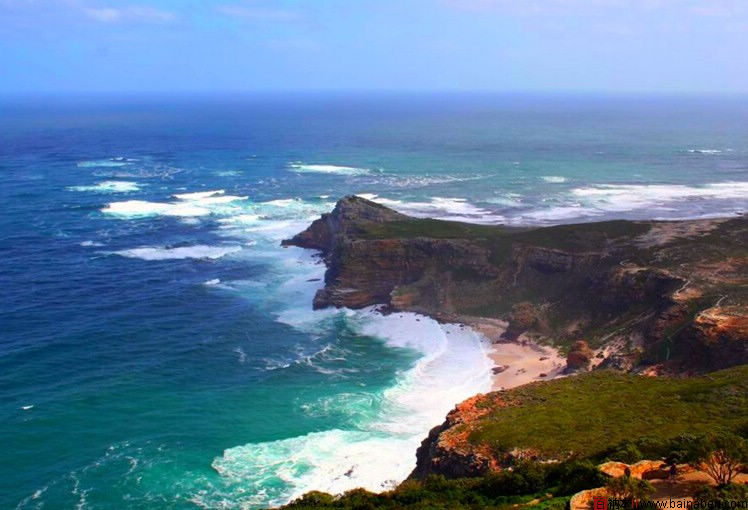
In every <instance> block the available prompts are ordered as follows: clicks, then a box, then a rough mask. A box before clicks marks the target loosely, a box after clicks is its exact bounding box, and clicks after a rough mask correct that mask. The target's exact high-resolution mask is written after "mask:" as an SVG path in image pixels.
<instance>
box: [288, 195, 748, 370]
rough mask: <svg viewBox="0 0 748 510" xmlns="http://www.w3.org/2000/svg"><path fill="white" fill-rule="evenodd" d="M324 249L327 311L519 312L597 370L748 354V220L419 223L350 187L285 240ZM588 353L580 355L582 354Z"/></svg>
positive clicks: (518, 317) (524, 322) (513, 322)
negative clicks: (601, 352)
mask: <svg viewBox="0 0 748 510" xmlns="http://www.w3.org/2000/svg"><path fill="white" fill-rule="evenodd" d="M284 244H286V245H296V246H301V247H305V248H313V249H317V250H320V251H321V252H322V254H323V257H324V259H325V262H326V264H327V267H328V270H327V273H326V275H325V288H324V289H322V290H320V291H319V292H318V294H317V296H316V297H315V299H314V307H315V308H324V307H327V306H337V307H341V306H346V307H350V308H360V307H364V306H369V305H374V304H381V305H386V306H387V307H389V308H391V309H394V310H407V311H415V312H420V313H424V314H429V315H431V316H434V317H436V318H439V319H443V320H458V319H459V316H460V315H474V316H475V315H477V316H484V317H494V318H501V319H506V320H508V321H509V328H508V331H507V337H508V339H512V338H516V337H517V336H518V335H519V334H522V333H525V334H528V335H530V336H531V337H532V336H535V337H546V338H547V339H550V340H551V341H552V342H554V343H556V344H557V345H560V346H562V347H566V348H570V347H571V345H572V344H573V343H574V342H576V341H578V340H580V339H585V340H586V341H587V342H588V343H589V345H590V347H592V348H593V349H594V348H600V347H601V346H603V345H606V344H609V343H611V342H614V341H615V342H617V345H620V346H621V347H620V348H619V349H616V350H615V352H612V353H608V355H609V356H610V357H611V359H608V360H603V362H602V363H597V365H601V366H605V367H618V368H634V367H636V366H641V365H648V364H654V363H666V364H667V365H668V367H669V369H670V370H676V371H678V370H696V371H703V370H711V369H716V368H720V367H725V366H730V365H734V364H740V363H746V362H748V351H747V347H746V346H747V345H748V335H746V332H745V325H746V321H748V291H747V290H746V288H747V287H748V221H747V220H746V219H745V218H742V217H741V218H734V219H730V220H700V221H690V222H689V221H684V222H626V221H612V222H602V223H588V224H579V225H564V226H558V227H548V228H538V229H510V228H506V227H486V226H476V225H468V224H461V223H455V222H444V221H436V220H422V219H414V218H410V217H408V216H405V215H403V214H400V213H397V212H395V211H392V210H390V209H388V208H386V207H383V206H381V205H379V204H375V203H373V202H370V201H368V200H365V199H363V198H359V197H355V196H351V197H346V198H344V199H342V200H340V201H339V202H338V204H337V205H336V207H335V209H334V210H333V211H332V212H331V213H329V214H325V215H323V216H322V217H321V218H320V219H318V220H316V221H315V222H314V223H312V225H311V226H310V227H309V228H308V229H306V230H305V231H303V232H301V233H299V234H298V235H296V236H295V237H294V238H292V239H290V240H287V241H284ZM574 359H575V360H576V358H574Z"/></svg>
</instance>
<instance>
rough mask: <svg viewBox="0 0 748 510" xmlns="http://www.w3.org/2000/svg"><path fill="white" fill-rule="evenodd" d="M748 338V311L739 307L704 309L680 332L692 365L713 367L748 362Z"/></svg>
mask: <svg viewBox="0 0 748 510" xmlns="http://www.w3.org/2000/svg"><path fill="white" fill-rule="evenodd" d="M747 339H748V313H746V309H745V308H744V307H738V306H726V307H721V306H714V307H711V308H708V309H706V310H703V311H701V312H699V313H698V314H696V316H695V317H694V319H693V321H691V322H690V323H689V324H688V326H687V327H686V328H685V329H684V331H683V332H682V333H680V334H679V335H678V340H679V341H680V343H682V344H683V347H682V349H683V350H685V351H686V353H685V358H686V359H687V360H688V362H689V365H690V366H693V365H695V364H698V366H700V367H702V368H705V369H712V370H713V369H718V368H720V367H723V366H730V365H738V364H744V363H748V340H747Z"/></svg>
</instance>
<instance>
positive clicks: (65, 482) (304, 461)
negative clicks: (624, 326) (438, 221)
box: [0, 93, 748, 509]
mask: <svg viewBox="0 0 748 510" xmlns="http://www.w3.org/2000/svg"><path fill="white" fill-rule="evenodd" d="M747 121H748V98H746V97H721V98H720V97H698V96H682V97H665V96H660V97H649V96H636V97H633V96H632V97H618V96H609V97H603V96H595V97H592V96H590V97H585V96H574V95H566V96H560V95H559V96H528V95H487V94H485V95H481V94H462V95H460V94H441V95H438V94H433V95H425V96H424V95H416V94H384V93H382V94H368V95H366V94H359V95H353V94H349V95H345V94H305V95H304V94H301V95H287V96H284V95H277V94H276V95H269V94H268V95H254V96H236V97H209V96H200V97H198V96H190V97H187V96H185V97H123V98H114V97H105V96H100V97H93V98H90V97H89V98H86V97H67V98H56V97H44V98H36V99H30V98H4V99H2V100H0V197H1V200H2V215H0V238H1V239H2V242H0V288H1V289H2V300H1V301H0V324H1V325H2V328H0V332H1V333H0V508H18V509H31V508H54V509H57V508H61V509H62V508H80V509H110V508H111V509H122V508H174V509H182V508H185V509H189V508H226V509H228V508H259V507H263V506H268V505H274V504H281V503H284V502H286V501H288V500H290V499H292V498H294V497H296V496H298V495H300V494H302V493H304V492H305V491H308V490H312V489H318V490H325V491H330V492H341V491H345V490H348V489H351V488H354V487H365V488H368V489H370V490H382V489H386V488H388V487H391V486H393V485H394V484H396V483H397V482H399V481H401V480H402V479H404V478H405V477H406V476H407V475H408V473H409V472H410V470H411V469H413V467H414V466H415V451H416V448H417V446H418V444H419V443H420V441H421V440H422V439H423V438H424V437H425V436H426V434H427V432H428V430H429V429H430V428H431V427H433V426H435V425H438V424H439V423H441V422H442V421H443V419H444V416H445V415H446V413H447V412H448V411H449V410H450V409H451V408H452V407H453V406H454V405H455V404H456V403H457V402H459V401H461V400H463V399H465V398H467V397H469V396H471V395H473V394H475V393H477V392H482V391H487V390H489V389H490V384H491V382H490V368H491V363H490V361H489V359H488V357H487V355H486V348H487V346H486V345H485V344H484V342H483V340H482V339H481V338H480V337H479V336H478V335H477V334H475V333H473V332H472V331H470V330H468V329H462V328H460V327H458V326H456V325H444V324H437V323H436V322H435V321H433V320H431V319H429V318H427V317H419V316H417V315H415V314H410V313H399V314H398V313H396V314H391V315H387V316H382V315H380V314H378V313H377V312H376V311H375V310H372V309H364V310H358V311H353V310H322V311H312V307H311V302H312V297H313V295H314V293H315V291H316V290H317V289H318V288H320V287H321V285H322V284H323V282H322V281H321V279H322V278H323V275H324V266H323V265H322V264H321V263H320V261H319V259H318V258H317V257H316V255H315V254H314V253H312V252H309V251H305V250H301V249H298V248H282V247H280V241H281V240H282V239H284V238H288V237H291V236H292V235H293V234H295V233H296V232H298V231H300V230H302V229H303V228H305V227H306V226H307V225H308V224H309V223H310V222H311V221H312V220H313V219H315V218H316V217H318V216H319V215H320V214H321V213H323V212H326V211H329V210H331V209H332V207H333V206H334V203H335V201H336V199H338V198H339V197H342V196H344V195H346V194H351V193H355V194H359V195H362V196H365V197H368V198H371V199H374V200H376V201H379V202H380V203H382V204H384V205H387V206H390V207H393V208H395V209H397V210H400V211H402V212H405V213H408V214H413V215H417V216H430V217H437V218H450V219H458V220H463V221H471V222H480V223H492V224H498V223H502V224H511V225H550V224H557V223H569V222H584V221H598V220H604V219H610V218H629V219H642V218H662V219H671V218H693V217H713V216H723V215H732V214H739V213H741V212H744V211H745V209H746V206H747V205H748V122H747Z"/></svg>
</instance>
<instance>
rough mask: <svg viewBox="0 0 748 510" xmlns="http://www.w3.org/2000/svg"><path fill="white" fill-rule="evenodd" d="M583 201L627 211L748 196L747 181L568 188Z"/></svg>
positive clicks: (609, 209) (597, 206)
mask: <svg viewBox="0 0 748 510" xmlns="http://www.w3.org/2000/svg"><path fill="white" fill-rule="evenodd" d="M572 194H573V195H574V196H575V197H578V198H579V199H581V200H584V201H585V203H586V204H588V205H591V206H593V207H596V208H598V209H601V210H604V211H631V210H634V209H642V208H646V207H651V206H653V205H663V204H667V203H669V202H680V201H684V200H691V199H711V200H721V199H748V182H722V183H713V184H706V185H704V186H686V185H683V184H607V185H606V184H603V185H598V186H588V187H584V188H576V189H574V190H572Z"/></svg>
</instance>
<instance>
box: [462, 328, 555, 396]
mask: <svg viewBox="0 0 748 510" xmlns="http://www.w3.org/2000/svg"><path fill="white" fill-rule="evenodd" d="M457 323H458V324H461V325H464V326H465V327H469V328H471V329H472V330H473V331H475V332H476V333H478V334H479V335H481V336H483V337H484V339H485V340H486V343H487V344H488V351H487V353H486V354H487V355H488V358H489V359H490V360H491V361H492V362H493V367H492V374H491V391H500V390H504V389H509V388H515V387H517V386H522V385H523V384H527V383H531V382H535V381H550V380H551V379H556V378H558V377H563V376H564V373H563V372H564V369H565V368H566V357H565V356H563V355H562V354H561V352H560V351H559V350H558V349H556V348H554V347H551V346H548V345H540V344H538V343H537V342H534V341H532V340H530V339H528V338H527V337H526V336H525V335H524V334H523V335H520V336H519V338H518V339H517V340H515V341H507V340H505V339H504V338H502V336H501V335H502V334H503V333H504V332H505V331H506V328H507V325H508V324H507V322H506V321H502V320H500V319H492V318H488V317H472V316H461V317H458V318H457ZM457 404H459V402H457V403H455V405H457Z"/></svg>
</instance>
